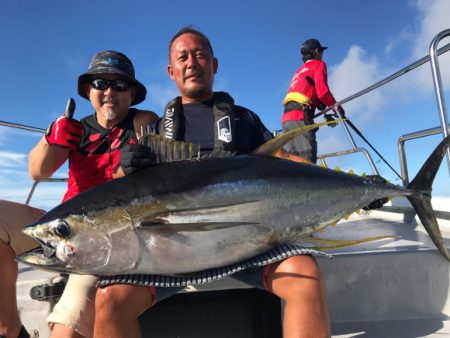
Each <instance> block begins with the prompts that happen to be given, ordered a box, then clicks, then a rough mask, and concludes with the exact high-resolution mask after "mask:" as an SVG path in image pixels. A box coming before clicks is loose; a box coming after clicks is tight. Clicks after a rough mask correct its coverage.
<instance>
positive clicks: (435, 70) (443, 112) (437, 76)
mask: <svg viewBox="0 0 450 338" xmlns="http://www.w3.org/2000/svg"><path fill="white" fill-rule="evenodd" d="M447 36H450V29H446V30H445V31H442V32H440V33H439V34H438V35H436V37H435V38H434V39H433V41H432V42H431V44H430V65H431V73H432V75H433V84H434V91H435V93H436V101H437V105H438V108H439V117H440V119H441V126H442V132H443V133H444V137H447V136H448V135H449V128H448V118H447V109H446V107H445V100H444V94H443V90H442V80H441V72H440V70H439V63H438V58H437V56H438V55H437V44H438V43H439V41H440V40H441V39H443V38H445V37H447ZM447 165H448V170H449V173H450V149H447Z"/></svg>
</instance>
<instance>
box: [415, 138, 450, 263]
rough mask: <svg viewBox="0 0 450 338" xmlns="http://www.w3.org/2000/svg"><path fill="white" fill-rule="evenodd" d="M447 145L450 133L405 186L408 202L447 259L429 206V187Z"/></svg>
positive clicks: (443, 244) (439, 231)
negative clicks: (408, 192) (407, 192)
mask: <svg viewBox="0 0 450 338" xmlns="http://www.w3.org/2000/svg"><path fill="white" fill-rule="evenodd" d="M449 145H450V135H449V136H447V137H446V138H445V139H444V140H443V141H442V142H441V143H439V145H438V146H437V147H436V149H435V150H434V151H433V153H432V154H431V155H430V157H428V159H427V160H426V161H425V164H424V165H423V166H422V168H421V169H420V170H419V172H418V174H417V175H416V177H415V178H414V179H413V180H412V182H411V183H410V184H409V185H408V187H407V189H408V190H411V193H412V194H411V195H409V196H407V198H408V200H409V202H410V203H411V204H412V206H413V207H414V210H415V211H416V213H417V215H418V216H419V218H420V220H421V222H422V224H423V226H424V227H425V229H426V230H427V232H428V235H429V236H430V238H431V240H432V241H433V243H434V244H435V245H436V247H437V248H438V250H439V252H440V253H441V254H442V255H443V256H444V257H445V258H447V259H448V260H450V254H449V252H448V251H447V247H446V246H445V243H444V240H443V238H442V234H441V230H440V229H439V225H438V223H437V220H436V216H435V214H434V211H433V207H432V206H431V187H432V185H433V180H434V178H435V177H436V173H437V171H438V169H439V167H440V165H441V162H442V159H443V158H444V156H445V153H446V150H447V148H448V147H449Z"/></svg>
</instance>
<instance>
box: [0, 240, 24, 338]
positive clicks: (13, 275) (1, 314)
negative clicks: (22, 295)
mask: <svg viewBox="0 0 450 338" xmlns="http://www.w3.org/2000/svg"><path fill="white" fill-rule="evenodd" d="M15 257H16V255H15V253H14V251H13V250H12V249H11V247H10V246H9V245H8V244H6V243H5V242H3V241H2V240H0V276H1V277H0V335H1V336H5V337H8V338H16V337H17V336H18V335H19V332H20V328H21V326H22V324H21V322H20V318H19V312H18V310H17V301H16V281H17V269H18V268H17V263H16V261H15V260H14V259H15Z"/></svg>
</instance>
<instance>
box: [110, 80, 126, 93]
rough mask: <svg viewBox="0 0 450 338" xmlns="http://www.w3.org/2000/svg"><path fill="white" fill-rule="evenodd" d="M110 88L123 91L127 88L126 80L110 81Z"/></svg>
mask: <svg viewBox="0 0 450 338" xmlns="http://www.w3.org/2000/svg"><path fill="white" fill-rule="evenodd" d="M111 88H112V89H114V90H115V91H118V92H124V91H126V90H127V89H128V88H129V85H128V83H127V82H125V81H122V80H115V81H111Z"/></svg>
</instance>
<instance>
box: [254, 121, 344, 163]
mask: <svg viewBox="0 0 450 338" xmlns="http://www.w3.org/2000/svg"><path fill="white" fill-rule="evenodd" d="M339 121H343V120H339ZM332 123H336V121H330V122H321V123H316V124H312V125H310V126H305V127H300V128H296V129H293V130H290V131H288V132H286V133H283V134H281V135H279V136H277V137H275V138H274V139H272V140H270V141H267V142H266V143H264V144H262V145H260V146H259V147H258V148H256V149H255V150H253V152H252V155H260V156H273V155H274V154H275V153H276V152H277V151H278V150H280V149H281V148H283V146H284V145H285V144H287V143H289V142H290V141H292V140H293V139H294V138H296V137H297V136H299V135H302V134H304V133H306V132H308V131H310V130H313V129H316V128H319V127H323V126H325V125H327V124H332Z"/></svg>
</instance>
